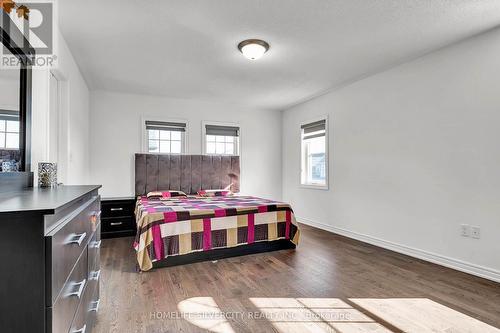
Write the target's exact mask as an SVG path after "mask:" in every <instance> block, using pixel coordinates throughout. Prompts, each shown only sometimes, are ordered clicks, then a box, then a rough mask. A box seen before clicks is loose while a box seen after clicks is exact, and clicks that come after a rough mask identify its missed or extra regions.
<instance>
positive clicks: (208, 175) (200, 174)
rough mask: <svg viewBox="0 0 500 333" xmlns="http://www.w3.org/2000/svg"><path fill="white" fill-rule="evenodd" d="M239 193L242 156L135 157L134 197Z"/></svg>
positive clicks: (150, 155)
mask: <svg viewBox="0 0 500 333" xmlns="http://www.w3.org/2000/svg"><path fill="white" fill-rule="evenodd" d="M231 183H232V184H233V185H232V186H231V190H232V191H233V192H239V191H240V157H239V156H209V155H173V154H172V155H171V154H135V194H136V195H145V194H146V193H148V192H150V191H156V190H180V191H183V192H186V193H188V194H194V193H196V192H197V191H198V190H200V189H203V190H210V189H223V188H225V187H226V186H228V185H229V184H231Z"/></svg>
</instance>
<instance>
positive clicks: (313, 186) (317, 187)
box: [300, 184, 330, 191]
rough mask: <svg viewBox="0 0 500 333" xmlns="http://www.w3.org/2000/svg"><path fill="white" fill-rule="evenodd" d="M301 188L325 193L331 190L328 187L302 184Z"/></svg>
mask: <svg viewBox="0 0 500 333" xmlns="http://www.w3.org/2000/svg"><path fill="white" fill-rule="evenodd" d="M300 188H303V189H308V190H323V191H328V190H329V189H330V187H329V186H328V185H312V184H300Z"/></svg>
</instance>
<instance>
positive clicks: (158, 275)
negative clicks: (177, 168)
mask: <svg viewBox="0 0 500 333" xmlns="http://www.w3.org/2000/svg"><path fill="white" fill-rule="evenodd" d="M301 227H302V228H301V229H302V237H301V242H300V244H299V247H298V248H297V249H296V250H284V251H278V252H271V253H264V254H256V255H250V256H245V257H238V258H229V259H223V260H219V261H218V262H215V263H213V262H203V263H197V264H191V265H185V266H177V267H170V268H161V269H158V270H154V271H150V272H145V273H140V274H139V273H137V272H136V271H135V261H134V251H133V249H132V238H118V239H106V240H103V245H102V252H101V256H102V257H101V261H102V263H101V265H102V269H103V271H102V275H101V276H102V279H101V295H102V296H101V308H100V311H99V316H98V324H97V327H96V330H95V331H96V332H119V333H125V332H148V333H150V332H151V333H152V332H205V331H208V332H343V333H344V332H345V333H348V332H418V333H421V332H431V331H432V332H448V333H452V332H453V333H455V332H478V333H486V332H500V329H499V328H500V284H497V283H494V282H491V281H488V280H485V279H481V278H476V277H474V276H471V275H468V274H465V273H461V272H457V271H454V270H451V269H448V268H444V267H441V266H438V265H434V264H430V263H427V262H424V261H421V260H418V259H414V258H411V257H407V256H404V255H401V254H397V253H394V252H391V251H387V250H384V249H380V248H377V247H375V246H371V245H368V244H364V243H361V242H358V241H354V240H351V239H348V238H345V237H342V236H338V235H334V234H331V233H328V232H326V231H321V230H319V229H315V228H312V227H308V226H304V225H302V226H301ZM222 314H224V316H223V315H222Z"/></svg>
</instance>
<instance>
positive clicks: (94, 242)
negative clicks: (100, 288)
mask: <svg viewBox="0 0 500 333" xmlns="http://www.w3.org/2000/svg"><path fill="white" fill-rule="evenodd" d="M100 249H101V225H100V224H99V225H98V226H97V230H96V232H95V233H94V235H93V236H92V239H91V240H90V242H89V246H88V253H89V269H88V271H89V279H90V278H91V277H92V276H95V275H99V274H100V269H101V268H100V267H101V262H100V261H101V258H100V252H101V250H100Z"/></svg>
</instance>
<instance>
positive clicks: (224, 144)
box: [204, 124, 240, 155]
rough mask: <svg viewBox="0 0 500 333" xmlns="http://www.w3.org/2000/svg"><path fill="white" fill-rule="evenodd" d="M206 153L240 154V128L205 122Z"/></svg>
mask: <svg viewBox="0 0 500 333" xmlns="http://www.w3.org/2000/svg"><path fill="white" fill-rule="evenodd" d="M204 128H205V143H204V148H205V149H204V150H205V154H210V155H239V141H240V140H239V139H240V128H239V127H236V126H224V125H213V124H205V126H204Z"/></svg>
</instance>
